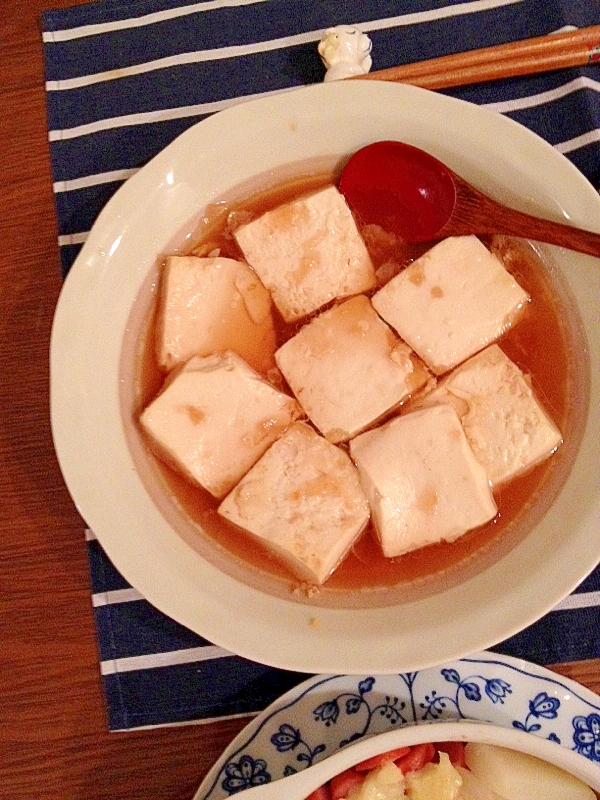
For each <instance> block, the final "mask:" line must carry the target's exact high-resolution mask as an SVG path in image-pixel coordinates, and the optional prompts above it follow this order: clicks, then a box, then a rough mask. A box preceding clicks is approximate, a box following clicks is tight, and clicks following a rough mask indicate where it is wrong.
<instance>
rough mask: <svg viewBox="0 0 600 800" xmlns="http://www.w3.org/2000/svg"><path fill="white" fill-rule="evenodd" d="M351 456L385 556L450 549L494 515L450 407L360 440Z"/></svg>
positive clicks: (405, 420)
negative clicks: (438, 545)
mask: <svg viewBox="0 0 600 800" xmlns="http://www.w3.org/2000/svg"><path fill="white" fill-rule="evenodd" d="M350 454H351V456H352V458H353V460H354V462H355V463H356V465H357V467H358V471H359V473H360V477H361V481H362V484H363V487H364V489H365V492H366V494H367V497H368V499H369V503H370V506H371V514H372V516H373V522H374V526H375V530H376V531H377V534H378V536H379V539H380V540H381V547H382V550H383V554H384V555H385V556H387V557H394V556H399V555H402V554H403V553H407V552H409V551H410V550H416V549H417V548H419V547H425V546H426V545H429V544H433V543H434V542H440V541H442V540H444V541H447V542H452V541H454V540H455V539H458V537H459V536H462V535H463V534H464V533H466V532H467V531H469V530H471V529H472V528H477V527H478V526H480V525H483V524H484V523H486V522H488V521H489V520H491V519H492V518H493V517H494V516H495V515H496V511H497V509H496V504H495V502H494V498H493V496H492V492H491V489H490V484H489V481H488V479H487V476H486V474H485V471H484V469H483V467H482V466H481V464H480V463H479V462H478V461H477V460H476V458H475V456H474V455H473V451H472V450H471V448H470V446H469V443H468V441H467V438H466V436H465V434H464V431H463V429H462V426H461V424H460V420H459V419H458V415H457V414H456V411H454V409H453V408H451V407H450V406H448V405H439V406H434V407H432V408H427V409H422V410H419V411H414V412H412V413H411V414H407V415H406V416H402V417H396V418H395V419H393V420H392V421H391V422H388V423H387V424H386V425H383V426H382V427H380V428H376V429H375V430H372V431H367V432H366V433H362V434H361V435H360V436H357V437H356V439H353V440H352V441H351V442H350Z"/></svg>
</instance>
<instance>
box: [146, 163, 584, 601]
mask: <svg viewBox="0 0 600 800" xmlns="http://www.w3.org/2000/svg"><path fill="white" fill-rule="evenodd" d="M329 183H331V176H329V175H327V176H316V177H312V178H310V179H306V178H305V179H301V180H295V181H292V182H288V183H286V184H285V185H283V186H280V187H278V188H276V189H273V190H270V191H268V192H265V193H263V194H261V195H257V196H255V197H253V198H251V199H250V200H248V201H246V202H244V203H241V204H236V205H235V206H227V205H219V206H216V207H215V208H214V209H212V210H211V211H210V213H209V214H207V217H206V219H205V220H204V221H203V223H202V225H201V226H200V229H199V235H198V237H196V241H197V242H198V243H197V244H196V245H195V246H194V247H192V248H191V249H190V250H189V252H192V253H194V254H197V255H202V256H204V255H208V254H212V253H213V252H214V251H215V250H217V249H218V250H219V251H220V254H221V255H222V256H227V257H231V258H240V259H241V258H242V256H241V253H240V251H239V249H238V247H237V245H236V243H235V240H234V239H233V237H232V235H231V231H230V228H229V227H228V223H227V219H228V218H229V219H230V220H232V221H233V224H234V226H235V225H237V224H241V223H243V222H246V221H248V219H250V218H254V217H256V216H259V215H260V214H262V213H264V212H265V211H267V210H269V209H271V208H274V207H276V206H277V205H279V204H281V203H284V202H287V201H289V200H291V199H294V198H296V197H298V196H300V195H302V194H306V193H309V192H312V191H315V190H316V189H318V188H320V187H322V186H324V185H327V184H329ZM359 227H360V228H361V232H362V234H363V237H364V239H365V241H366V243H367V246H368V248H369V251H370V253H371V257H372V259H373V262H374V265H375V269H376V271H377V274H378V279H379V283H380V285H381V284H383V283H385V282H386V281H387V280H389V279H390V278H391V277H392V276H393V275H394V274H396V273H397V272H398V271H399V270H400V269H402V268H403V267H405V266H406V265H408V264H409V263H411V262H412V261H413V260H414V259H415V258H417V257H418V256H420V255H421V254H422V253H423V252H425V251H426V250H427V249H429V247H430V246H431V245H430V244H419V245H411V246H408V245H403V244H402V243H400V242H398V241H394V239H393V237H390V236H388V235H387V234H382V232H381V231H380V230H379V229H377V228H376V227H374V226H372V225H371V226H361V224H360V221H359ZM487 244H488V245H490V246H491V247H492V249H499V250H500V251H502V255H503V256H504V260H505V264H506V266H507V268H508V269H509V271H510V272H511V273H512V274H513V275H514V276H515V278H516V280H517V281H518V282H519V283H520V285H521V286H522V287H523V288H524V289H526V291H527V292H529V294H530V296H531V302H530V304H529V306H528V308H527V309H526V311H525V313H524V314H523V316H522V317H521V319H520V320H519V322H518V324H516V325H515V327H514V328H513V329H512V330H510V331H509V332H507V333H506V334H505V335H504V336H503V337H502V338H501V339H500V340H499V344H500V346H501V347H502V349H503V350H504V352H505V353H506V354H507V355H508V356H509V357H510V358H511V359H512V360H513V361H515V363H517V365H518V366H519V367H521V369H523V370H524V371H525V372H526V373H528V374H530V375H531V379H532V382H533V386H534V390H535V392H536V394H537V396H538V399H539V400H540V401H541V402H542V403H543V405H544V406H545V408H546V410H547V411H548V413H549V415H550V416H551V418H552V419H553V420H554V421H555V423H556V424H557V425H558V427H559V428H560V429H561V431H562V432H563V435H564V436H565V438H566V435H567V434H568V431H569V430H570V428H571V427H572V422H571V421H570V417H571V416H572V415H574V414H575V413H576V412H575V410H574V406H575V405H576V402H575V396H576V394H577V391H576V386H574V377H573V370H572V369H571V366H570V365H571V364H572V361H573V359H572V353H570V344H569V336H568V330H567V326H566V323H565V321H564V319H563V314H562V311H561V304H560V302H559V300H558V298H557V293H556V291H555V287H554V286H553V282H552V279H551V276H550V275H549V272H548V270H547V268H546V267H545V265H544V263H543V262H542V260H541V259H540V257H539V256H538V255H537V254H536V252H535V251H534V249H533V248H531V247H530V246H529V245H528V244H526V243H523V242H517V241H511V240H497V241H496V240H495V241H493V242H487ZM274 317H275V323H276V331H277V343H276V344H277V347H279V346H281V344H283V342H284V341H286V340H287V339H288V338H289V337H290V336H292V335H294V333H295V332H296V331H297V330H298V329H299V328H300V327H301V324H302V323H300V324H296V325H288V324H286V323H284V322H283V320H282V319H281V317H280V316H279V314H278V312H277V310H276V309H274ZM303 322H306V320H304V321H303ZM141 344H142V346H141V349H140V358H139V360H138V374H137V391H136V397H137V400H136V406H137V408H134V410H133V411H134V416H135V415H137V413H138V412H139V410H141V408H142V407H143V406H144V405H146V404H147V403H148V402H149V401H150V400H151V399H152V397H153V396H154V395H155V394H156V393H157V391H158V390H159V388H160V386H161V384H162V381H163V380H164V375H163V374H162V373H161V372H160V370H159V369H158V367H157V365H156V361H155V357H154V338H153V324H152V320H151V319H150V322H149V324H148V325H147V326H146V335H145V337H144V338H143V341H142V343H141ZM269 377H270V378H271V379H272V378H273V375H270V376H269ZM279 380H280V381H281V380H282V379H281V376H279ZM279 386H281V387H282V388H283V389H284V390H285V391H287V392H288V393H290V394H291V392H290V390H289V388H288V387H287V386H286V385H285V383H283V382H281V383H280V384H279ZM568 449H569V448H565V446H564V445H563V446H562V447H561V448H559V450H558V452H557V453H556V454H554V456H552V457H551V458H550V459H548V460H547V461H546V462H544V463H543V464H541V465H539V466H538V467H536V468H534V469H533V470H531V471H530V472H528V473H527V474H525V475H523V476H520V477H518V478H516V479H515V480H513V481H512V482H510V483H509V484H507V485H505V486H503V487H501V488H500V489H499V490H498V491H497V492H496V493H495V499H496V502H497V505H498V508H499V512H498V514H497V516H496V517H495V518H494V520H492V521H491V522H490V523H488V524H487V525H484V526H482V527H481V528H478V529H476V530H473V531H470V532H468V533H466V534H465V535H464V536H462V537H461V538H459V539H458V540H457V541H455V542H453V543H451V544H448V543H440V544H435V545H431V546H429V547H426V548H422V549H420V550H417V551H413V552H411V553H407V554H406V555H404V556H400V557H397V558H394V559H387V558H385V557H384V556H383V555H382V553H381V550H380V547H379V544H378V542H377V540H376V536H375V534H374V532H373V530H372V528H371V527H369V528H368V529H367V530H366V531H365V533H364V534H363V535H362V536H361V538H360V539H359V541H358V542H357V543H356V544H355V546H354V547H353V549H352V551H351V552H350V553H349V554H348V556H347V557H346V558H345V560H344V561H343V562H342V564H341V565H340V566H339V567H338V569H337V570H336V571H335V573H334V574H333V575H332V576H331V577H330V578H329V580H328V581H327V583H326V584H325V587H322V588H321V590H320V593H321V594H327V593H333V594H335V595H337V596H338V597H339V594H340V592H341V593H344V594H347V593H356V592H357V591H358V592H360V591H363V592H365V591H366V592H367V593H372V592H373V591H375V593H376V594H381V590H389V589H391V588H392V587H393V588H394V589H400V593H401V594H402V593H403V588H404V589H408V588H409V587H413V588H414V587H415V586H416V585H419V586H421V587H423V586H426V587H427V586H428V587H429V588H428V589H427V588H426V589H425V590H426V591H427V592H430V591H435V585H436V583H437V582H438V581H437V580H436V579H439V578H441V577H442V576H443V575H445V576H448V575H452V574H453V573H456V572H457V568H461V569H462V568H464V567H466V568H467V570H469V569H471V570H472V569H473V568H475V569H476V570H477V571H478V570H479V569H480V568H482V567H483V565H485V563H486V558H487V559H489V558H496V557H497V556H498V554H501V552H503V551H505V550H506V549H507V548H510V547H512V546H513V545H514V544H515V543H516V542H517V541H518V540H520V538H522V537H523V536H524V535H525V534H526V532H527V530H528V529H530V527H531V525H532V524H533V521H535V517H536V514H539V513H542V512H543V510H544V508H545V507H547V505H548V504H549V502H551V500H552V498H553V497H554V496H555V494H556V492H557V491H558V488H560V487H559V485H558V484H559V483H561V482H562V480H563V479H564V477H566V473H565V475H564V477H563V478H561V477H560V476H561V470H562V472H563V473H564V472H565V469H566V468H565V465H564V463H563V462H564V460H565V458H567V455H565V454H566V452H567V451H568ZM154 460H155V461H156V467H157V468H158V472H159V473H160V479H161V481H162V482H163V484H164V488H166V490H167V492H168V493H169V494H170V495H172V497H173V499H174V501H175V502H176V504H177V506H178V507H180V508H181V509H182V510H183V512H184V514H186V515H187V516H188V517H189V518H190V519H191V520H192V521H193V523H195V524H196V525H197V526H198V527H197V535H198V536H199V537H209V538H210V539H211V540H212V542H213V544H215V545H216V546H217V548H218V549H219V550H220V551H221V552H222V553H225V554H226V556H228V557H230V558H231V557H233V559H234V560H235V561H236V562H238V565H239V564H242V566H243V567H245V568H246V569H248V568H250V571H251V572H252V573H254V574H255V576H256V574H263V575H265V573H266V574H267V575H269V576H272V577H273V578H274V579H275V580H276V582H279V583H280V584H281V582H283V583H284V585H286V586H288V587H289V588H288V591H289V589H292V590H294V588H295V589H296V591H297V592H300V594H301V595H302V596H303V597H304V594H305V593H306V589H307V587H305V586H303V585H302V586H300V588H299V587H298V585H297V584H298V581H297V580H296V579H294V578H293V576H291V575H290V573H289V571H288V570H287V569H285V567H283V566H281V565H280V564H279V563H278V562H277V560H276V559H274V558H273V557H272V556H271V555H270V554H269V553H268V552H266V551H265V549H264V548H263V547H262V546H261V545H260V544H259V543H258V542H257V541H256V540H255V539H254V538H253V537H251V536H250V535H248V534H247V533H245V532H244V531H242V530H240V529H237V528H236V527H235V526H233V525H231V524H230V523H228V522H226V521H225V520H223V519H222V518H221V517H220V516H219V515H218V514H217V508H218V505H219V501H218V500H216V499H215V498H213V497H212V496H211V495H210V494H209V493H208V492H206V491H204V490H203V489H201V488H198V487H196V486H193V485H191V484H190V483H188V481H187V480H185V479H184V478H183V477H182V476H180V475H179V474H178V473H176V472H174V471H173V470H172V469H170V468H169V467H168V466H166V465H165V464H164V463H162V462H161V461H160V460H159V459H154ZM463 572H464V570H463ZM461 574H463V573H461ZM409 594H410V592H409ZM308 595H309V597H310V595H311V592H310V591H309V592H308ZM321 599H323V598H321ZM384 602H385V601H384Z"/></svg>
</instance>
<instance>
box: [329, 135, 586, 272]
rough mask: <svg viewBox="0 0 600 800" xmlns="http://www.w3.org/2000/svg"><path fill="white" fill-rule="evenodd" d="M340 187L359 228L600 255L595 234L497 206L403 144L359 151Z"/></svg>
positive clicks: (413, 237)
mask: <svg viewBox="0 0 600 800" xmlns="http://www.w3.org/2000/svg"><path fill="white" fill-rule="evenodd" d="M339 188H340V191H341V192H342V194H343V195H344V197H345V198H346V201H347V202H348V205H349V206H350V208H351V209H352V211H353V213H354V214H355V215H356V217H357V218H358V219H359V220H360V221H361V222H362V223H363V224H377V225H379V226H381V227H382V228H383V229H384V230H386V231H389V232H392V233H395V234H396V235H397V236H399V237H400V238H401V239H402V240H403V241H405V242H408V243H412V242H427V241H435V240H439V239H444V238H446V237H448V236H465V235H469V234H507V235H510V236H519V237H523V238H527V239H535V240H537V241H541V242H547V243H548V244H555V245H559V246H562V247H567V248H569V249H571V250H576V251H578V252H581V253H588V254H590V255H594V256H600V234H597V233H592V232H591V231H584V230H581V229H579V228H574V227H572V226H570V225H563V224H561V223H558V222H553V221H550V220H545V219H540V218H539V217H534V216H531V215H529V214H524V213H522V212H520V211H516V210H515V209H512V208H509V207H508V206H505V205H502V204H501V203H498V202H497V201H496V200H493V199H492V198H490V197H488V196H487V195H485V194H483V193H482V192H480V191H479V190H478V189H476V188H475V187H474V186H471V184H469V183H467V182H466V181H465V180H463V179H462V178H461V177H460V176H459V175H456V173H454V172H452V170H450V169H449V168H448V167H447V166H446V165H445V164H442V162H441V161H438V159H437V158H434V157H433V156H432V155H430V154H429V153H426V152H425V151H424V150H421V149H420V148H418V147H413V146H412V145H409V144H404V143H403V142H394V141H383V142H375V143H374V144H370V145H367V146H366V147H363V148H361V149H360V150H358V151H357V152H356V153H355V154H354V155H353V156H351V157H350V159H349V161H348V162H347V164H346V166H345V167H344V169H343V171H342V175H341V178H340V184H339Z"/></svg>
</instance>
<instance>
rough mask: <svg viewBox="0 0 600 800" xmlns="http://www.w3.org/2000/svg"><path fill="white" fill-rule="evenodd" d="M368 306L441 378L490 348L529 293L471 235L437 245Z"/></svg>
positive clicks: (380, 291)
mask: <svg viewBox="0 0 600 800" xmlns="http://www.w3.org/2000/svg"><path fill="white" fill-rule="evenodd" d="M372 300H373V305H374V307H375V309H376V310H377V311H378V312H379V314H381V316H382V317H383V319H384V320H385V321H386V322H388V323H389V324H390V325H391V326H392V328H394V330H396V331H397V332H398V334H399V335H400V336H401V337H402V339H404V340H405V341H406V342H408V344H409V345H410V346H411V347H412V348H413V350H414V351H415V352H416V353H417V354H418V355H419V356H420V357H421V358H422V359H423V361H424V362H425V363H426V364H427V366H428V367H429V368H430V369H431V370H432V371H433V372H434V373H435V374H436V375H442V374H443V373H445V372H447V371H448V370H450V369H452V368H453V367H455V366H457V365H458V364H460V363H461V362H462V361H465V360H466V359H467V358H469V356H472V355H473V354H474V353H477V352H478V351H479V350H482V349H483V348H484V347H486V346H487V345H489V344H492V342H494V341H495V340H496V339H498V337H499V336H501V335H502V334H503V333H504V332H505V331H506V330H508V328H510V327H511V326H512V325H513V324H514V323H515V321H516V320H517V318H518V316H519V314H520V312H521V311H522V309H523V308H524V307H525V305H526V304H527V302H528V300H529V295H528V294H527V292H526V291H525V290H524V289H522V288H521V287H520V286H519V284H518V283H517V282H516V281H515V279H514V278H513V277H512V275H511V274H510V273H509V272H508V271H507V270H506V269H505V268H504V266H503V264H502V262H501V261H500V259H499V258H498V257H497V256H495V255H493V254H492V253H490V251H489V250H488V249H487V247H485V245H483V244H482V243H481V242H480V241H479V239H477V237H476V236H455V237H451V238H449V239H444V240H443V241H441V242H439V244H436V245H435V246H434V247H433V248H432V249H431V250H428V251H427V253H425V255H423V256H421V258H419V259H417V260H416V261H414V262H413V263H412V264H411V265H410V267H408V268H407V269H405V270H404V271H403V272H401V273H400V274H399V275H396V276H395V277H394V278H392V279H391V280H390V282H389V283H387V284H386V285H385V286H384V287H383V288H382V289H380V290H379V291H378V292H377V293H376V294H375V295H374V297H373V299H372Z"/></svg>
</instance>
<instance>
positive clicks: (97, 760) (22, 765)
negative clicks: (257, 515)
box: [0, 0, 600, 800]
mask: <svg viewBox="0 0 600 800" xmlns="http://www.w3.org/2000/svg"><path fill="white" fill-rule="evenodd" d="M73 4H74V3H73V2H72V1H71V2H70V1H69V0H62V1H61V0H51V2H48V0H12V2H11V0H2V2H0V164H1V173H0V182H1V187H2V188H1V192H0V301H1V302H0V555H1V558H0V797H2V798H4V797H6V798H7V800H8V798H10V800H21V799H23V800H24V799H25V798H31V799H33V798H36V800H83V799H84V798H85V800H101V798H102V800H104V799H106V800H135V799H136V798H140V800H141V799H142V798H144V799H145V800H150V799H152V800H160V798H178V800H185V799H186V798H191V797H192V796H193V794H194V791H195V790H196V788H197V786H198V784H199V782H200V781H201V779H202V778H203V776H204V775H205V773H206V772H207V770H208V768H209V767H210V766H211V764H212V762H213V761H214V760H215V759H216V758H217V757H218V756H219V755H220V753H221V752H222V750H223V749H224V747H225V746H226V745H227V744H228V742H229V741H230V740H231V739H232V738H233V736H234V735H235V734H236V733H237V732H238V731H239V730H240V729H241V728H242V727H243V726H244V724H245V722H246V720H232V721H228V722H221V723H212V724H209V725H187V726H182V727H172V728H162V729H155V730H147V731H138V732H133V733H109V732H108V729H107V723H106V717H105V709H104V698H103V692H102V686H101V680H100V673H99V667H98V652H97V648H96V637H95V631H94V623H93V617H92V607H91V602H90V586H89V579H88V565H87V557H86V549H85V542H84V536H83V523H82V520H81V518H80V517H79V515H78V514H77V511H76V509H75V507H74V505H73V503H72V501H71V499H70V497H69V495H68V493H67V490H66V488H65V485H64V483H63V481H62V478H61V474H60V471H59V468H58V464H57V461H56V458H55V456H54V451H53V447H52V438H51V432H50V424H49V411H48V404H49V399H48V346H49V339H50V329H51V323H52V315H53V312H54V307H55V304H56V301H57V298H58V294H59V291H60V285H61V280H60V268H59V257H58V246H57V233H56V222H55V213H54V202H53V195H52V178H51V172H50V162H49V154H48V142H47V132H46V117H45V98H44V77H43V61H42V43H41V34H40V27H39V17H40V13H41V12H42V11H43V10H45V9H49V8H57V7H60V6H67V5H73ZM555 669H556V671H557V672H560V673H561V674H563V675H567V676H568V677H570V678H573V679H575V680H577V681H579V682H580V683H582V684H584V685H585V686H588V687H589V688H590V689H592V690H593V691H595V692H599V693H600V661H598V660H596V661H586V662H580V663H574V664H561V665H556V666H555Z"/></svg>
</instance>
